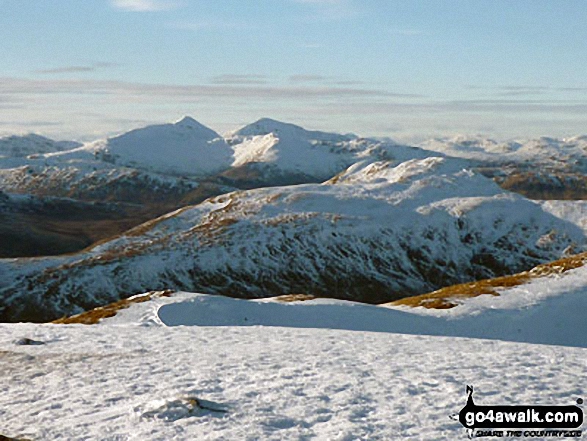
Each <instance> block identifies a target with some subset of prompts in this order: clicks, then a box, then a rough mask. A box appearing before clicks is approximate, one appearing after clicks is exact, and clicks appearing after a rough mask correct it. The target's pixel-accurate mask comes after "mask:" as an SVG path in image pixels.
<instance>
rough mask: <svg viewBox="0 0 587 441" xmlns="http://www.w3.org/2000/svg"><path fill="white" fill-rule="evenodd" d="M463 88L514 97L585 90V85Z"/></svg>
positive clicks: (467, 86) (475, 86)
mask: <svg viewBox="0 0 587 441" xmlns="http://www.w3.org/2000/svg"><path fill="white" fill-rule="evenodd" d="M465 89H468V90H479V91H485V92H489V93H490V94H491V95H493V96H498V97H516V96H531V95H546V94H548V93H557V92H563V93H568V92H573V93H575V92H587V87H552V86H527V85H506V86H479V85H466V86H465Z"/></svg>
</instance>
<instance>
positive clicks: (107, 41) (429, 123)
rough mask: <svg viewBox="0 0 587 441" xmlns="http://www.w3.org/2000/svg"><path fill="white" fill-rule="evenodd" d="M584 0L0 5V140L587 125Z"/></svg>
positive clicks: (101, 0) (53, 0) (530, 131)
mask: <svg viewBox="0 0 587 441" xmlns="http://www.w3.org/2000/svg"><path fill="white" fill-rule="evenodd" d="M585 23H587V2H585V0H388V1H384V0H362V1H359V0H246V1H245V0H215V1H212V0H83V1H81V0H0V42H1V44H0V60H2V61H1V62H0V134H3V133H4V134H6V133H13V132H31V131H32V132H37V133H42V134H46V135H49V136H53V137H57V138H75V139H81V140H88V139H93V138H96V137H100V136H105V135H109V134H113V133H117V132H120V131H124V130H127V129H130V128H134V127H136V126H140V125H143V124H147V123H152V122H163V121H173V120H176V119H179V118H180V117H181V116H183V115H186V114H189V115H191V116H193V117H194V118H196V119H198V120H200V121H201V122H202V123H204V124H207V125H209V126H210V127H212V128H213V129H216V130H218V131H219V132H224V131H226V130H230V129H234V128H237V127H238V126H240V125H242V124H246V123H249V122H252V121H253V120H255V119H258V118H260V117H265V116H268V117H272V118H275V119H281V120H286V121H289V122H294V123H297V124H301V125H303V126H305V127H308V128H312V129H323V130H333V131H339V132H355V133H358V134H361V135H373V136H375V135H376V136H390V137H392V138H396V139H399V140H415V139H420V138H425V137H429V136H447V135H451V134H455V133H470V134H482V135H487V136H494V137H497V138H511V137H530V136H540V135H549V136H569V135H576V134H584V133H587V78H586V73H587V26H585Z"/></svg>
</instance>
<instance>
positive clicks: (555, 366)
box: [0, 324, 587, 440]
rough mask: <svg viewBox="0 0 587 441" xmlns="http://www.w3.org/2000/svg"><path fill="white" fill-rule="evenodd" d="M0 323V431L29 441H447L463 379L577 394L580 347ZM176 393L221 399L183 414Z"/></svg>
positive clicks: (518, 399)
mask: <svg viewBox="0 0 587 441" xmlns="http://www.w3.org/2000/svg"><path fill="white" fill-rule="evenodd" d="M0 328H1V332H0V420H1V421H2V431H3V432H2V434H4V435H8V436H16V435H19V436H23V437H27V438H31V439H34V440H54V439H68V440H74V439H92V440H196V439H197V440H205V439H223V440H258V439H261V440H284V439H287V440H307V439H318V440H355V439H365V440H367V439H369V440H389V439H401V438H410V439H422V440H440V439H450V440H455V439H466V434H465V431H464V429H463V428H462V427H461V426H460V424H459V423H458V422H457V421H453V420H451V419H450V418H449V415H451V414H452V413H456V412H458V411H459V410H460V409H461V408H462V407H463V406H464V405H465V402H466V396H465V386H466V385H467V384H473V385H474V386H475V390H476V402H478V404H488V405H489V404H553V405H566V404H575V400H576V399H577V398H579V397H585V395H586V391H585V382H584V379H585V374H586V373H587V349H582V348H569V347H558V346H546V345H530V344H521V343H507V342H500V341H492V340H475V339H463V338H452V337H428V336H410V335H400V334H390V333H373V332H353V331H343V330H330V329H301V328H278V327H262V326H256V327H197V326H190V327H185V326H180V327H173V328H168V327H162V326H136V325H130V324H128V325H107V324H104V325H100V326H83V325H68V326H57V325H33V324H19V325H5V324H3V325H0ZM21 337H29V338H32V339H35V340H40V341H44V342H46V344H44V345H40V346H19V345H15V344H14V341H16V340H18V339H19V338H21ZM190 397H191V398H198V399H200V400H207V401H208V402H209V404H211V405H212V406H217V407H220V408H225V409H227V410H228V412H227V413H222V412H214V411H209V410H200V411H198V410H197V409H196V411H195V412H191V413H190V412H189V409H188V404H187V400H186V399H187V398H190ZM166 419H168V420H169V421H167V420H166Z"/></svg>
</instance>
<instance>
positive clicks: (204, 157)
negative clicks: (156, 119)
mask: <svg viewBox="0 0 587 441" xmlns="http://www.w3.org/2000/svg"><path fill="white" fill-rule="evenodd" d="M81 150H84V151H87V152H90V153H92V154H93V155H95V156H96V157H97V158H98V159H101V160H104V161H106V162H112V163H115V164H118V165H124V166H128V167H133V168H139V169H145V170H148V171H154V172H158V173H165V174H171V175H187V176H208V175H211V174H215V173H218V172H220V171H223V170H225V169H227V168H228V167H230V164H231V162H232V150H231V148H230V147H229V146H228V144H226V142H225V141H224V140H223V139H222V138H221V137H220V135H218V134H217V133H216V132H214V131H213V130H211V129H209V128H208V127H205V126H203V125H202V124H200V123H198V122H197V121H196V120H194V119H193V118H190V117H185V118H183V119H181V120H180V121H178V122H176V123H173V124H159V125H152V126H147V127H144V128H141V129H136V130H132V131H130V132H127V133H124V134H122V135H120V136H116V137H113V138H108V139H106V140H101V141H95V142H93V143H90V144H88V145H86V146H84V147H81Z"/></svg>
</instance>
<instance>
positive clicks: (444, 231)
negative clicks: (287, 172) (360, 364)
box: [0, 158, 585, 319]
mask: <svg viewBox="0 0 587 441" xmlns="http://www.w3.org/2000/svg"><path fill="white" fill-rule="evenodd" d="M462 164H463V163H462V161H460V160H454V159H450V158H427V159H423V160H413V161H408V162H407V163H403V164H400V165H399V166H396V167H394V164H393V163H384V162H382V163H376V164H367V165H363V166H362V168H361V167H357V166H355V167H353V168H352V169H351V170H350V171H349V172H348V173H347V174H346V175H345V176H344V179H342V180H340V182H330V181H329V182H327V183H325V184H307V185H298V186H290V187H275V188H264V189H257V190H251V191H240V192H235V193H230V194H227V195H222V196H218V197H216V198H213V199H210V200H208V201H206V202H204V203H202V204H199V205H197V206H194V207H186V208H184V209H182V210H179V211H177V212H174V213H172V214H170V215H168V216H166V217H163V218H159V219H157V220H154V221H152V222H149V223H148V224H145V225H143V226H140V227H138V228H137V229H135V230H131V231H130V232H129V233H128V234H126V235H124V236H122V237H120V238H119V239H116V240H113V241H111V242H108V243H105V244H102V245H100V246H98V247H95V248H94V249H92V250H91V251H89V252H86V253H83V254H80V255H77V256H69V257H64V258H47V259H42V260H39V261H34V262H31V261H26V260H21V261H18V262H14V263H11V262H2V263H0V271H2V267H4V268H6V274H8V275H9V276H8V278H7V279H6V282H5V283H6V285H5V287H4V288H3V289H2V290H1V291H0V298H1V299H2V304H3V308H4V309H3V311H2V315H3V317H5V318H6V319H7V318H9V317H12V318H18V317H22V316H23V314H24V315H26V314H31V313H33V311H37V312H38V311H43V312H44V313H45V314H46V317H47V318H51V317H55V316H61V315H63V314H64V313H73V312H76V311H79V310H80V309H87V308H88V307H93V306H97V305H100V304H104V303H107V302H110V301H114V300H118V299H119V298H120V297H121V296H123V295H124V294H127V295H128V293H138V292H145V291H150V290H159V289H166V288H173V289H187V290H191V291H196V292H205V293H214V294H225V295H229V296H233V297H267V296H274V295H280V294H290V293H300V292H302V293H309V294H316V295H320V296H334V297H341V298H346V299H353V300H361V301H370V302H384V301H386V300H393V299H395V298H398V297H400V296H406V295H409V294H419V293H425V292H429V291H433V290H434V289H437V288H439V287H441V286H446V285H450V284H454V283H459V282H465V281H469V280H475V279H480V278H488V277H493V276H495V275H503V274H511V273H514V272H518V271H522V270H524V269H529V268H531V267H533V266H535V265H537V264H539V263H542V262H546V261H550V260H554V259H556V258H558V257H560V255H561V254H562V253H563V251H564V250H565V249H567V247H569V245H571V244H574V245H575V246H576V247H581V246H583V245H584V244H585V236H584V234H583V232H582V231H581V230H580V229H579V228H577V227H576V226H575V225H573V224H571V223H568V222H565V221H563V220H561V219H558V218H556V217H554V216H552V215H550V214H548V213H546V212H545V211H543V210H542V209H541V207H540V206H539V205H538V204H535V203H532V202H530V201H528V200H526V199H524V198H523V197H521V196H517V195H514V194H511V193H507V192H504V191H502V190H501V189H500V188H499V187H498V186H497V185H496V184H495V183H493V182H492V181H491V180H489V179H487V178H485V177H483V176H481V175H479V174H476V173H474V172H471V171H470V170H466V169H462ZM10 274H11V275H10ZM28 286H30V287H31V289H30V290H29V289H27V287H28ZM80 293H84V294H86V293H87V296H86V295H84V296H83V297H82V296H80ZM41 305H42V306H41Z"/></svg>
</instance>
